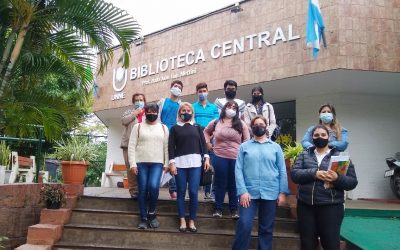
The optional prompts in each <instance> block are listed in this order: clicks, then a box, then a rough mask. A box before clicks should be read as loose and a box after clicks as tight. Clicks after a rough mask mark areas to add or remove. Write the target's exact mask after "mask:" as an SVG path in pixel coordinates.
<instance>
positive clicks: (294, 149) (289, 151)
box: [283, 142, 303, 194]
mask: <svg viewBox="0 0 400 250" xmlns="http://www.w3.org/2000/svg"><path fill="white" fill-rule="evenodd" d="M301 152H303V146H301V144H300V143H298V142H295V145H294V146H292V145H291V144H285V148H284V150H283V155H284V156H285V163H286V173H287V176H288V186H289V190H290V192H291V193H292V194H297V184H295V183H294V182H293V180H292V177H291V175H290V171H291V169H292V166H293V164H294V161H295V160H296V157H297V156H298V155H299V154H300V153H301Z"/></svg>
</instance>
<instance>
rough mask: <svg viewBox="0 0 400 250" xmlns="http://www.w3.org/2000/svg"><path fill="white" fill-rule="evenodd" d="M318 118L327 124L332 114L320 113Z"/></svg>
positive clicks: (331, 118)
mask: <svg viewBox="0 0 400 250" xmlns="http://www.w3.org/2000/svg"><path fill="white" fill-rule="evenodd" d="M319 119H321V121H322V122H323V123H325V124H329V123H331V122H332V121H333V114H332V113H321V114H320V115H319Z"/></svg>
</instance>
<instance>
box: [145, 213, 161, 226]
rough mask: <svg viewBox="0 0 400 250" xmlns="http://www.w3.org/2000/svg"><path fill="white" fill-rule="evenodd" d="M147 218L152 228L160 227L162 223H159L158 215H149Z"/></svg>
mask: <svg viewBox="0 0 400 250" xmlns="http://www.w3.org/2000/svg"><path fill="white" fill-rule="evenodd" d="M147 218H148V221H149V227H150V228H159V227H160V222H159V221H158V219H157V216H156V214H149V215H148V216H147Z"/></svg>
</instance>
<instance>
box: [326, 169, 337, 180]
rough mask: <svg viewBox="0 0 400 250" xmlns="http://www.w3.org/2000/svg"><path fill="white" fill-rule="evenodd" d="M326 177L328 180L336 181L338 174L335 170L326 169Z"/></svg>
mask: <svg viewBox="0 0 400 250" xmlns="http://www.w3.org/2000/svg"><path fill="white" fill-rule="evenodd" d="M325 178H326V181H328V182H334V181H336V180H337V178H338V174H337V173H336V172H335V171H333V170H328V171H326V177H325Z"/></svg>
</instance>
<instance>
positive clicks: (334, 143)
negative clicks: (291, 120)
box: [301, 126, 349, 152]
mask: <svg viewBox="0 0 400 250" xmlns="http://www.w3.org/2000/svg"><path fill="white" fill-rule="evenodd" d="M313 128H314V126H311V127H309V128H308V129H307V132H306V133H305V134H304V136H303V140H301V145H302V146H303V148H305V149H307V148H310V147H312V146H314V144H313V141H312V136H311V132H312V130H313ZM328 145H329V148H335V149H336V150H337V151H341V152H343V151H345V150H346V148H347V146H348V145H349V143H348V142H347V129H345V128H343V127H342V138H341V140H340V141H338V140H337V137H336V133H335V131H333V130H331V129H329V144H328Z"/></svg>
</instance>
